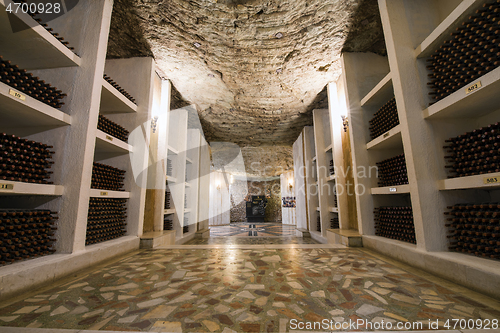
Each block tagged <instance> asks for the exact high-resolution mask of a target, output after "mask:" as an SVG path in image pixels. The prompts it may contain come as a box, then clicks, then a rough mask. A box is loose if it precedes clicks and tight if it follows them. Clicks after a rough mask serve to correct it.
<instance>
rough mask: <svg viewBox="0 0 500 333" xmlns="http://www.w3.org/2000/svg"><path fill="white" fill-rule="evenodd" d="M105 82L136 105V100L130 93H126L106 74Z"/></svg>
mask: <svg viewBox="0 0 500 333" xmlns="http://www.w3.org/2000/svg"><path fill="white" fill-rule="evenodd" d="M104 80H106V81H107V82H108V83H109V84H110V85H112V86H113V87H114V88H115V89H116V90H118V91H119V92H120V93H121V94H122V95H123V96H125V97H127V99H128V100H129V101H131V102H132V103H134V104H135V99H134V98H133V97H132V96H131V95H130V94H129V93H128V92H126V91H125V89H123V88H122V87H120V85H118V83H116V82H115V81H113V79H111V78H110V77H109V76H108V75H106V74H104Z"/></svg>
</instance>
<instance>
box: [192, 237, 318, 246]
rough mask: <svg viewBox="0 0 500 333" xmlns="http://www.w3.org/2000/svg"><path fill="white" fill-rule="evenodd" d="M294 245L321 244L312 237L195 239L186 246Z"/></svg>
mask: <svg viewBox="0 0 500 333" xmlns="http://www.w3.org/2000/svg"><path fill="white" fill-rule="evenodd" d="M289 244H290V245H294V244H301V245H302V244H319V243H318V242H316V241H315V240H314V239H312V238H310V237H304V238H302V237H210V238H194V239H192V240H190V241H189V242H187V243H184V245H224V246H231V245H235V246H237V245H289Z"/></svg>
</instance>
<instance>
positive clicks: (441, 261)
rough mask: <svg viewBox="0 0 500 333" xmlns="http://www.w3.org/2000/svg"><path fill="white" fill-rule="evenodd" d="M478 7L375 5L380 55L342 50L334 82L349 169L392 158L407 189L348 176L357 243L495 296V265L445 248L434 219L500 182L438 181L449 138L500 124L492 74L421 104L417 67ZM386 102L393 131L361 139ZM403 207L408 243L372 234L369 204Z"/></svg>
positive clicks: (422, 84)
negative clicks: (399, 160) (353, 188)
mask: <svg viewBox="0 0 500 333" xmlns="http://www.w3.org/2000/svg"><path fill="white" fill-rule="evenodd" d="M487 2H488V1H486V0H484V1H483V0H476V1H474V0H464V1H446V0H444V1H443V0H437V1H422V2H420V1H419V2H415V1H407V0H379V8H380V13H381V18H382V24H383V28H384V35H385V40H386V45H387V50H388V57H381V56H377V55H374V54H357V53H346V54H344V55H343V57H342V67H343V74H342V77H341V79H340V80H339V81H338V82H337V83H336V84H335V86H336V87H338V89H339V90H342V91H343V93H344V94H345V100H346V105H347V106H348V107H347V109H348V113H349V126H350V127H351V141H352V151H353V155H354V156H353V158H354V167H355V168H357V167H360V166H365V167H369V166H373V165H374V164H375V163H376V162H378V161H380V160H383V159H386V158H389V157H392V156H395V155H397V154H401V153H404V154H405V159H406V166H407V171H408V180H409V184H408V185H399V186H394V187H392V186H391V187H388V188H379V187H377V186H376V177H356V178H355V182H356V184H359V185H363V186H365V187H366V188H367V189H369V191H367V193H365V194H363V195H358V196H357V211H358V221H359V229H360V232H361V233H362V234H363V245H364V246H366V247H369V248H372V249H375V250H377V251H380V252H382V253H384V254H386V255H388V256H392V257H395V258H397V259H399V260H402V261H404V262H407V263H409V264H411V265H414V266H417V267H419V268H421V269H424V270H427V271H430V272H432V273H434V274H437V275H439V276H443V277H445V278H447V279H450V280H452V281H455V282H457V283H460V284H463V285H465V286H467V287H469V288H472V289H475V290H478V291H482V292H485V293H488V294H491V293H493V294H494V295H495V296H497V297H498V296H499V295H500V292H499V291H498V288H496V287H495V286H496V284H497V281H498V279H499V278H500V274H499V273H498V272H500V263H498V262H497V261H495V260H491V259H483V258H476V257H473V256H470V255H467V254H463V253H452V252H448V240H447V238H446V228H445V223H446V222H445V216H444V214H443V213H444V212H445V211H446V207H447V206H452V205H455V204H459V203H481V202H497V201H498V198H499V190H498V189H499V187H500V186H499V184H498V183H496V182H494V181H493V182H489V183H487V181H486V179H494V178H495V177H498V176H499V174H498V173H495V174H487V175H477V176H470V177H461V178H453V179H447V175H446V171H445V158H444V156H445V151H444V149H443V146H444V145H445V140H446V139H448V138H450V137H454V136H457V135H460V134H463V133H465V132H467V131H471V130H474V129H476V128H479V127H483V126H487V125H489V124H491V123H494V122H496V121H498V119H500V109H499V108H498V101H499V99H500V97H499V95H498V87H500V68H496V69H494V70H493V71H491V72H489V73H486V74H485V75H483V76H482V77H480V78H478V79H476V80H475V81H474V82H472V84H471V85H474V84H476V83H478V82H481V87H480V88H479V89H472V92H468V91H467V88H469V86H471V85H468V86H467V87H465V86H464V87H462V88H460V89H459V90H457V91H456V92H454V93H452V94H451V95H449V96H447V97H445V98H444V99H442V100H440V101H439V102H437V103H434V104H432V105H430V106H429V104H430V102H431V99H430V98H429V96H428V88H427V82H428V77H427V74H428V72H427V70H426V65H427V63H426V58H427V57H429V56H430V55H431V54H432V52H434V51H435V50H436V49H437V48H438V47H439V46H440V45H441V44H442V42H443V41H445V40H446V39H448V38H449V35H450V33H451V32H453V31H454V30H455V29H456V28H457V27H458V26H460V25H461V23H462V22H463V21H464V20H465V19H466V18H467V17H468V16H470V15H472V14H474V12H475V11H476V10H477V9H479V8H481V7H482V5H483V4H484V3H487ZM401 17H404V18H405V19H404V20H401ZM341 86H343V87H341ZM344 87H345V89H344ZM392 96H395V97H396V103H397V107H398V116H399V120H400V125H398V126H396V127H395V128H392V129H391V130H389V131H388V132H386V133H385V134H383V135H382V136H381V137H378V138H375V139H374V140H371V141H370V140H369V136H368V126H367V121H368V120H369V118H370V117H371V115H372V113H373V112H375V110H376V109H377V108H378V107H380V105H382V104H383V103H384V102H386V101H387V100H389V99H390V98H391V97H392ZM497 179H498V178H497ZM410 205H411V206H412V210H413V218H414V225H415V234H416V243H417V244H416V245H412V244H408V243H405V242H400V241H396V240H390V239H387V238H384V237H378V236H375V235H374V221H373V208H374V207H380V206H410ZM464 276H467V278H466V279H461V278H460V277H464Z"/></svg>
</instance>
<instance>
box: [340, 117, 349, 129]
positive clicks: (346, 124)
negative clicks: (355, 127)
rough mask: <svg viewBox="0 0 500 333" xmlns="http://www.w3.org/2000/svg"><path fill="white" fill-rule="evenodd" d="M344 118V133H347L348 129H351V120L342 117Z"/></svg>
mask: <svg viewBox="0 0 500 333" xmlns="http://www.w3.org/2000/svg"><path fill="white" fill-rule="evenodd" d="M341 117H342V125H343V126H344V132H347V127H349V119H347V116H341Z"/></svg>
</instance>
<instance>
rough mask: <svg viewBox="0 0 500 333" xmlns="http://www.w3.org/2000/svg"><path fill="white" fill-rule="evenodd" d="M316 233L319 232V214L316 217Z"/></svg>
mask: <svg viewBox="0 0 500 333" xmlns="http://www.w3.org/2000/svg"><path fill="white" fill-rule="evenodd" d="M316 231H318V232H321V217H320V216H319V213H318V214H317V216H316Z"/></svg>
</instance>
